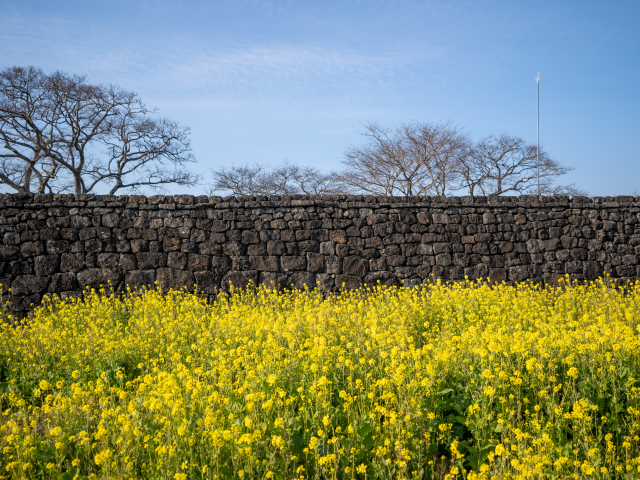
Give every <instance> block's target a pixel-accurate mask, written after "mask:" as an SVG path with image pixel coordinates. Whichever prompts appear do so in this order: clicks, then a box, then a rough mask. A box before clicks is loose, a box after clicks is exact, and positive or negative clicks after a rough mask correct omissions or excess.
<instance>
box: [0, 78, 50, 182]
mask: <svg viewBox="0 0 640 480" xmlns="http://www.w3.org/2000/svg"><path fill="white" fill-rule="evenodd" d="M50 93H51V92H50V89H49V84H48V82H47V79H46V76H45V75H44V74H43V72H42V70H38V69H35V68H33V67H29V68H20V67H12V68H8V69H6V70H4V71H2V72H0V140H1V141H0V147H1V149H0V183H3V184H5V185H7V186H9V187H11V188H13V189H14V190H16V191H18V192H31V191H33V189H34V188H35V191H37V192H39V193H44V192H45V191H46V190H47V189H48V188H50V187H51V185H50V182H51V180H53V179H54V178H56V175H57V173H58V170H59V167H58V165H57V164H56V163H54V162H52V161H51V159H50V158H49V154H50V152H51V150H52V149H53V148H54V147H55V144H56V142H57V132H56V130H55V128H54V124H55V119H56V118H57V117H58V115H59V111H58V110H57V109H56V108H55V105H53V104H52V103H51V101H50ZM36 182H37V183H36ZM34 183H36V184H35V185H34Z"/></svg>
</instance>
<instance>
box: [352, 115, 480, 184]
mask: <svg viewBox="0 0 640 480" xmlns="http://www.w3.org/2000/svg"><path fill="white" fill-rule="evenodd" d="M361 134H362V135H363V136H364V137H365V143H364V145H361V146H354V145H350V146H349V147H347V149H346V152H345V156H344V159H343V161H342V163H343V165H344V167H345V168H344V170H343V171H342V172H341V174H340V178H341V179H342V181H343V182H344V183H345V184H346V185H348V186H349V187H351V189H352V190H353V191H362V192H367V193H371V194H374V195H445V194H446V193H447V192H449V191H451V190H452V189H455V187H456V183H455V182H456V180H457V179H458V177H459V174H458V165H459V163H460V161H461V159H462V158H463V157H464V156H465V155H467V154H468V152H469V139H468V136H467V135H466V134H465V133H464V132H463V131H462V129H461V128H460V127H458V126H455V125H453V124H451V122H444V123H438V124H432V123H428V122H423V123H419V122H413V123H409V124H405V125H402V126H400V127H399V128H396V129H390V128H383V127H380V126H379V125H378V124H376V123H369V124H367V125H365V127H364V129H363V130H362V131H361Z"/></svg>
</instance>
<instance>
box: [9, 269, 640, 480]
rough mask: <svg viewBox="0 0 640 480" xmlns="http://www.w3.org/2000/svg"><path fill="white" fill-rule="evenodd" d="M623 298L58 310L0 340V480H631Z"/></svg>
mask: <svg viewBox="0 0 640 480" xmlns="http://www.w3.org/2000/svg"><path fill="white" fill-rule="evenodd" d="M639 309H640V284H635V285H630V286H627V287H625V288H622V287H613V286H611V285H609V284H608V283H607V282H606V281H604V280H600V281H598V282H594V283H591V284H589V285H579V284H576V283H570V282H568V281H567V285H566V286H565V287H563V288H559V287H558V288H546V289H542V288H539V287H536V286H531V285H518V286H515V287H510V286H506V285H490V284H487V283H483V282H464V283H460V284H454V285H443V284H440V283H434V284H431V285H428V286H425V287H424V288H420V289H416V288H413V289H410V288H385V287H375V288H372V289H369V290H366V289H360V290H356V291H350V292H346V293H343V294H341V295H335V296H329V297H324V296H323V295H322V294H321V292H319V291H314V290H304V291H293V292H285V293H276V292H273V291H270V290H268V289H266V288H262V287H260V288H255V287H254V288H248V289H246V290H244V291H233V292H232V293H231V294H230V295H221V296H219V297H218V298H217V300H216V301H215V303H213V304H208V303H207V302H206V301H205V300H203V299H202V298H200V297H198V296H197V295H194V294H190V293H187V292H184V291H178V292H176V291H171V292H169V293H167V294H162V293H161V292H160V291H159V290H147V291H142V292H128V293H127V294H125V295H121V296H115V295H107V294H104V292H102V294H100V292H93V293H89V292H87V295H86V296H85V298H84V299H81V300H73V299H68V300H65V301H61V300H59V299H57V298H54V299H52V301H49V302H47V303H45V304H43V305H42V306H41V307H40V308H39V309H38V310H37V311H36V312H35V315H34V317H33V318H32V319H28V320H27V319H25V320H20V321H13V319H11V318H5V322H4V323H3V324H2V326H0V329H1V331H0V382H2V383H0V410H1V413H0V451H1V455H0V478H16V479H18V478H64V479H80V478H83V479H84V478H166V479H176V480H182V479H192V478H207V479H214V478H219V479H222V478H244V479H256V478H267V479H268V478H273V479H285V478H286V479H291V478H305V479H321V478H322V479H325V478H326V479H338V478H339V479H356V478H358V479H364V478H368V479H374V478H375V479H377V478H381V479H382V478H389V479H390V478H398V479H411V478H430V479H431V478H433V479H435V478H443V479H463V478H465V479H469V480H475V479H503V478H512V479H525V478H603V479H604V478H629V479H630V478H640V437H639V435H640V433H639V430H640V402H639V390H638V388H639V387H638V380H637V379H638V378H639V376H640V373H639V368H640V367H639V363H638V360H639V359H640V348H639V347H640V332H639V331H638V328H639V327H638V325H639V322H640V310H639Z"/></svg>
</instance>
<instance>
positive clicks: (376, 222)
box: [0, 194, 640, 316]
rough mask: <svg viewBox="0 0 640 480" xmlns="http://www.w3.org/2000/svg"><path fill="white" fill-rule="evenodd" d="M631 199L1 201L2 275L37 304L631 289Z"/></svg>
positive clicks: (637, 204) (18, 299)
mask: <svg viewBox="0 0 640 480" xmlns="http://www.w3.org/2000/svg"><path fill="white" fill-rule="evenodd" d="M639 220H640V197H595V198H586V197H574V198H572V199H570V198H569V197H560V196H558V197H533V196H520V197H489V198H486V197H475V198H472V197H448V198H444V197H407V198H404V197H403V198H397V197H369V196H364V197H363V196H334V197H325V196H322V197H320V196H318V197H304V196H282V197H239V198H235V197H227V198H221V197H206V196H200V197H193V196H191V195H175V196H162V195H157V196H152V197H143V196H117V197H116V196H94V195H85V196H78V197H76V196H73V195H35V196H29V195H17V194H14V195H12V194H4V195H0V229H1V232H0V239H1V245H0V275H2V278H1V282H2V284H3V289H4V290H6V289H7V288H8V287H9V286H10V287H11V289H12V291H11V295H10V308H11V310H13V312H15V314H17V315H18V316H22V315H24V314H25V312H27V311H29V310H31V309H32V308H33V307H32V306H31V304H37V303H38V302H39V301H40V300H41V298H42V296H43V295H45V294H47V293H49V294H51V293H58V294H60V295H61V296H62V297H66V296H69V295H74V296H77V295H79V294H80V292H81V291H82V289H83V288H84V287H92V288H99V287H100V285H102V284H107V282H108V281H110V284H111V285H112V286H113V287H114V288H116V289H118V290H121V289H122V288H123V287H124V286H125V285H127V284H128V285H130V286H132V287H138V286H142V285H148V284H153V283H154V281H157V282H158V284H159V285H160V286H161V287H162V288H165V289H168V288H171V287H173V288H181V287H184V286H187V287H189V288H193V285H194V284H197V285H198V290H201V291H203V292H204V293H205V294H208V295H213V294H215V293H216V292H217V291H219V289H223V290H226V289H228V287H229V284H230V283H232V284H233V285H236V286H244V285H246V284H247V282H248V281H250V280H252V281H254V282H256V283H267V284H270V285H272V286H276V287H289V286H291V285H294V286H295V287H298V288H299V287H302V286H303V285H305V284H306V285H309V286H315V285H316V283H317V282H319V283H320V285H321V287H322V288H324V289H326V290H336V289H338V288H339V287H341V286H342V285H343V284H344V286H345V287H347V288H354V287H358V286H359V285H361V284H362V283H367V284H375V283H377V282H378V281H380V282H381V283H383V284H386V285H397V284H399V283H400V282H401V281H404V283H405V285H416V284H419V283H421V282H424V281H428V280H429V279H430V278H441V279H444V280H461V279H464V277H465V276H468V277H469V278H477V277H490V278H491V279H492V280H495V281H507V282H519V281H523V280H525V279H533V280H535V281H544V282H555V281H556V280H557V279H558V278H559V277H561V276H563V275H564V274H565V273H567V274H570V275H571V277H572V278H575V279H587V280H589V279H594V278H596V277H598V276H599V275H601V274H603V273H604V272H608V273H610V274H611V276H612V277H616V278H623V279H629V278H636V277H638V276H640V267H639V266H638V254H640V222H639Z"/></svg>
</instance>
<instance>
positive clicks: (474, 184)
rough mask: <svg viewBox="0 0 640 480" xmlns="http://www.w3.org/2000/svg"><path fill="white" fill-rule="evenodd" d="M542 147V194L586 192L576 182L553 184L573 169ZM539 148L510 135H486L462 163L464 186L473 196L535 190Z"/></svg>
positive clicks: (462, 186)
mask: <svg viewBox="0 0 640 480" xmlns="http://www.w3.org/2000/svg"><path fill="white" fill-rule="evenodd" d="M571 170H572V169H571V168H568V167H564V166H562V165H561V164H560V163H559V162H557V161H556V160H554V159H552V158H551V157H550V156H549V155H548V154H547V152H545V151H544V150H540V191H541V193H543V194H547V195H549V194H556V195H557V194H564V195H567V194H569V195H571V194H573V195H576V194H584V193H585V192H583V191H581V190H579V189H577V188H576V187H575V186H573V185H569V186H560V185H554V182H555V179H556V178H557V177H559V176H561V175H564V174H566V173H567V172H569V171H571ZM537 172H538V169H537V150H536V146H535V145H531V144H527V143H526V142H525V141H524V140H523V139H522V138H519V137H512V136H510V135H507V134H504V133H503V134H500V135H497V136H489V137H486V138H484V139H482V140H480V141H479V142H477V143H476V144H475V145H474V147H473V149H472V150H471V153H470V155H469V156H467V157H466V158H465V159H464V161H463V162H461V169H460V176H461V184H460V187H461V188H465V189H468V190H469V193H470V194H471V195H474V194H475V193H476V189H477V190H479V191H480V192H482V194H483V195H490V194H497V195H502V194H505V193H511V192H513V193H536V192H537V182H538V173H537Z"/></svg>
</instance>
